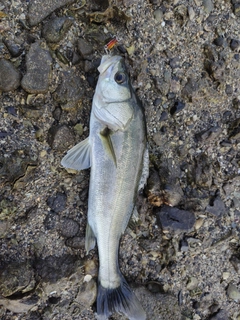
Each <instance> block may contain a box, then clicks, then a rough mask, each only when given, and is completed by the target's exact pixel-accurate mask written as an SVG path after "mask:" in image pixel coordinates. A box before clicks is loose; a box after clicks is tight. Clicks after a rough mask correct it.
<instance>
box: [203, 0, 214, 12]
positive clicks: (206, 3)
mask: <svg viewBox="0 0 240 320" xmlns="http://www.w3.org/2000/svg"><path fill="white" fill-rule="evenodd" d="M203 7H204V10H205V12H206V13H208V14H209V13H211V12H212V11H213V9H214V4H213V2H212V0H203Z"/></svg>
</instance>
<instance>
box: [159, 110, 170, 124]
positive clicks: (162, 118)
mask: <svg viewBox="0 0 240 320" xmlns="http://www.w3.org/2000/svg"><path fill="white" fill-rule="evenodd" d="M167 119H168V113H167V112H166V111H163V112H162V113H161V116H160V119H159V121H160V122H161V121H165V120H167Z"/></svg>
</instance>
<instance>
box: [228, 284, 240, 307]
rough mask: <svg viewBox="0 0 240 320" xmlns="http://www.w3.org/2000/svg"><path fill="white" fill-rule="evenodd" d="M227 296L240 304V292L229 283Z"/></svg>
mask: <svg viewBox="0 0 240 320" xmlns="http://www.w3.org/2000/svg"><path fill="white" fill-rule="evenodd" d="M227 295H228V296H229V298H230V299H232V300H234V301H235V302H237V303H239V302H240V291H239V290H238V288H237V287H236V286H235V285H234V284H232V283H230V284H229V285H228V287H227Z"/></svg>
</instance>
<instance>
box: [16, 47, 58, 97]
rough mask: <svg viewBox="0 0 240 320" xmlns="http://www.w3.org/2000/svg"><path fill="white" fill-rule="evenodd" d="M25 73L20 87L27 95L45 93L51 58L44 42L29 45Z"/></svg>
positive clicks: (49, 75)
mask: <svg viewBox="0 0 240 320" xmlns="http://www.w3.org/2000/svg"><path fill="white" fill-rule="evenodd" d="M26 67H27V73H26V74H25V76H24V77H23V79H22V81H21V86H22V88H23V89H24V90H26V91H27V92H29V93H46V92H47V90H48V87H49V83H50V77H51V70H52V57H51V55H50V53H49V51H48V49H47V47H46V45H45V43H44V42H35V43H33V44H32V45H31V47H30V49H29V52H28V54H27V58H26Z"/></svg>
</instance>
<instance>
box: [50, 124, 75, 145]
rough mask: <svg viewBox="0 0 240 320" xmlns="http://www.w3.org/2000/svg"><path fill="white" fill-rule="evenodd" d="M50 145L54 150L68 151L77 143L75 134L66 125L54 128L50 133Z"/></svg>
mask: <svg viewBox="0 0 240 320" xmlns="http://www.w3.org/2000/svg"><path fill="white" fill-rule="evenodd" d="M48 143H49V145H50V146H51V148H52V149H55V150H58V151H67V150H68V149H69V147H70V146H72V145H74V143H75V138H74V134H73V132H72V130H70V129H69V128H68V126H66V125H56V126H52V127H51V128H50V130H49V132H48Z"/></svg>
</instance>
